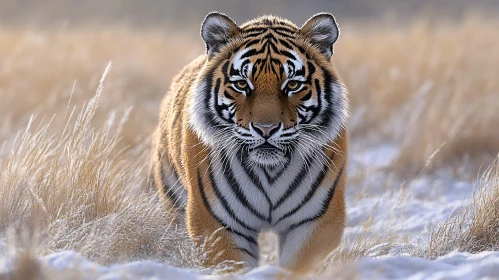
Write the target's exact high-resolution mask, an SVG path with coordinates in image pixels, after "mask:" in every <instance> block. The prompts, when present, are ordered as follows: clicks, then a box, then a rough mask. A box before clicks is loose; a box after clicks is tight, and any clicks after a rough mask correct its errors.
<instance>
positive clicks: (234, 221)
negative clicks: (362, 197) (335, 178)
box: [208, 157, 331, 232]
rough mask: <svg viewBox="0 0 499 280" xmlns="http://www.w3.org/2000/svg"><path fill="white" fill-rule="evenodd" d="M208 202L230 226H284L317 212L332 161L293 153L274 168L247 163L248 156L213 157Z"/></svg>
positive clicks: (244, 228)
mask: <svg viewBox="0 0 499 280" xmlns="http://www.w3.org/2000/svg"><path fill="white" fill-rule="evenodd" d="M211 166H212V167H211V168H210V170H208V172H209V173H210V180H211V181H212V186H213V193H214V196H213V197H212V198H211V199H210V204H211V207H212V209H213V211H214V212H215V215H217V216H218V217H219V218H220V219H222V220H223V222H224V223H225V224H227V225H228V226H230V227H231V228H235V229H238V230H242V231H254V232H260V231H262V230H266V229H273V230H276V231H278V232H281V231H286V230H288V229H289V228H290V227H293V226H297V225H298V224H299V223H300V222H302V221H304V220H306V219H308V218H313V217H314V216H315V215H317V213H319V212H321V211H322V209H323V208H324V207H326V205H324V203H323V202H324V201H326V200H327V197H328V195H329V192H330V188H328V187H326V186H328V185H331V184H328V182H326V180H325V178H326V174H327V172H328V171H329V167H328V166H327V165H325V164H323V163H322V161H320V160H314V159H307V160H303V158H301V157H291V160H290V161H289V163H287V164H285V165H283V166H276V167H275V168H265V169H264V168H261V167H258V166H249V165H248V164H246V163H245V161H244V158H233V159H230V160H225V161H223V160H221V159H218V158H212V164H211Z"/></svg>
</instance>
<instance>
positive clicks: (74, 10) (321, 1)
mask: <svg viewBox="0 0 499 280" xmlns="http://www.w3.org/2000/svg"><path fill="white" fill-rule="evenodd" d="M0 3H1V7H2V9H1V10H0V19H1V21H2V22H3V23H4V24H5V23H8V24H16V25H34V26H37V25H43V26H57V25H58V24H69V25H78V24H82V23H86V22H99V23H116V22H119V23H128V24H130V25H133V26H158V25H159V26H169V27H174V28H181V29H184V28H190V27H192V26H197V25H198V23H199V22H200V19H202V18H203V16H204V15H206V14H207V13H208V12H210V11H220V12H223V13H226V14H228V15H230V16H231V17H233V19H235V20H236V21H238V22H244V21H247V20H250V19H252V18H254V17H257V16H260V15H263V14H274V15H279V16H281V17H285V18H287V19H289V20H291V21H293V22H296V23H297V24H299V23H303V22H305V20H306V19H308V18H309V17H310V16H311V15H312V14H314V13H318V12H331V13H334V14H335V15H337V17H338V19H340V20H341V21H345V20H359V19H360V20H363V21H365V20H369V21H379V20H382V21H393V22H404V21H407V20H413V19H414V18H417V17H420V16H425V17H430V18H447V19H449V18H454V19H462V18H463V17H464V16H467V15H468V14H469V12H470V11H475V12H476V11H480V12H482V13H487V14H490V15H494V14H495V13H496V12H497V9H498V7H499V1H497V0H473V1H470V0H409V1H397V0H350V1H346V0H344V1H338V0H336V1H334V0H313V1H300V0H288V1H284V0H270V1H266V0H254V1H230V0H206V1H194V0H168V1H166V0H143V1H137V0H107V1H99V0H86V1H79V0H47V1H36V0H2V1H0Z"/></svg>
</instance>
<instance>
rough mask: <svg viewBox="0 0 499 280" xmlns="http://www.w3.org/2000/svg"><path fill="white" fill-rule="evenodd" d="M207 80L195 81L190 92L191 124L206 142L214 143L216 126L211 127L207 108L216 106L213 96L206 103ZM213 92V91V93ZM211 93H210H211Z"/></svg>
mask: <svg viewBox="0 0 499 280" xmlns="http://www.w3.org/2000/svg"><path fill="white" fill-rule="evenodd" d="M206 84H207V83H206V81H205V80H204V79H203V80H199V81H198V82H196V83H195V86H193V87H192V89H191V91H190V92H189V98H190V104H189V125H190V126H191V128H192V129H193V130H194V132H196V134H197V135H198V137H199V138H200V139H201V141H203V142H204V143H206V144H209V145H213V144H214V143H215V139H213V137H211V135H212V134H213V133H214V128H213V127H210V126H209V125H208V123H207V122H206V120H205V115H206V112H207V110H210V108H213V107H214V104H213V98H210V101H209V104H208V105H206V104H204V100H205V98H204V96H205V95H206V94H208V93H207V92H206ZM211 94H212V93H211ZM211 94H210V95H211Z"/></svg>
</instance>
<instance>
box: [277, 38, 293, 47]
mask: <svg viewBox="0 0 499 280" xmlns="http://www.w3.org/2000/svg"><path fill="white" fill-rule="evenodd" d="M277 40H278V42H279V43H281V44H282V45H283V46H284V47H285V48H287V49H293V47H291V45H290V44H288V43H286V41H284V40H281V39H277Z"/></svg>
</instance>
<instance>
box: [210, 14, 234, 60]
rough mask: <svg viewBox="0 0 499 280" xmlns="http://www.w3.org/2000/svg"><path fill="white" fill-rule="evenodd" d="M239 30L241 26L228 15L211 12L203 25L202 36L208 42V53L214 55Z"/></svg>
mask: <svg viewBox="0 0 499 280" xmlns="http://www.w3.org/2000/svg"><path fill="white" fill-rule="evenodd" d="M238 32H239V26H237V24H236V23H235V22H234V21H233V20H232V19H230V18H229V17H228V16H226V15H224V14H221V13H218V12H211V13H209V14H208V15H207V16H206V18H205V19H204V21H203V24H202V25H201V37H202V38H203V40H204V42H205V43H206V53H207V54H208V55H209V56H213V54H215V53H217V52H218V51H220V48H221V47H222V46H223V45H225V44H226V43H227V42H228V41H229V39H230V38H231V37H233V36H234V35H236V34H237V33H238Z"/></svg>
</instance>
